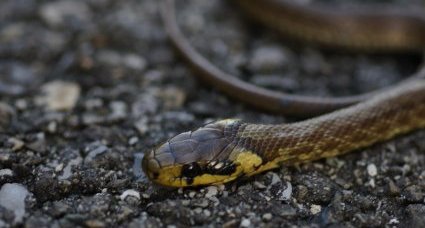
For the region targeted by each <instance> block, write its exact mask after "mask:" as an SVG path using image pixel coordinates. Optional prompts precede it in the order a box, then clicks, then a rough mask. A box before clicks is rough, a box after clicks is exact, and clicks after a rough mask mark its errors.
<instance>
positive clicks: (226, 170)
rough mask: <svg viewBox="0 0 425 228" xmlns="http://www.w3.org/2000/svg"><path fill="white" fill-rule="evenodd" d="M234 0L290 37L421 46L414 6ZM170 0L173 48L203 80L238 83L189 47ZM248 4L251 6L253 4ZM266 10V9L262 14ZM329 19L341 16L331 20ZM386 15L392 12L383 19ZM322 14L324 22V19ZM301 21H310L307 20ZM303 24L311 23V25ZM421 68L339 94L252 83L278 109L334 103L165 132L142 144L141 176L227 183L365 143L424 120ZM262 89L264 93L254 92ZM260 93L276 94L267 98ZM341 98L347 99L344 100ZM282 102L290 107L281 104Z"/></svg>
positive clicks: (165, 181)
mask: <svg viewBox="0 0 425 228" xmlns="http://www.w3.org/2000/svg"><path fill="white" fill-rule="evenodd" d="M235 2H237V3H239V4H240V5H241V7H242V8H244V9H245V10H246V11H247V12H248V13H249V14H253V16H254V17H258V18H259V20H260V21H263V22H265V23H267V24H271V26H273V27H276V28H277V29H279V28H283V32H284V33H290V34H294V35H295V37H297V36H303V37H304V39H305V40H310V41H312V42H318V43H320V44H324V45H326V44H329V43H331V42H335V43H336V44H337V47H338V46H340V47H348V48H349V47H350V46H352V47H353V48H354V49H358V48H361V49H363V48H366V47H370V48H371V49H373V50H381V49H382V50H383V49H385V48H387V49H388V50H397V51H399V50H412V49H415V50H423V48H424V47H425V38H424V34H425V26H424V25H425V20H422V19H421V18H423V17H422V16H416V15H415V14H413V13H412V14H409V13H399V12H398V11H384V13H377V14H372V13H364V12H363V13H359V12H353V11H347V12H345V13H344V12H339V13H332V12H330V11H329V10H328V11H323V10H319V9H316V8H309V7H300V6H297V7H295V8H294V6H295V5H293V4H292V3H285V4H282V3H281V2H282V1H279V3H278V2H277V1H274V0H264V1H254V0H235ZM172 3H173V2H172V1H171V0H168V1H165V5H164V9H165V11H164V12H165V13H163V16H164V20H165V24H166V27H167V29H168V31H169V34H170V38H171V40H172V42H173V43H174V44H175V46H176V48H177V50H179V52H180V53H182V54H183V57H184V58H185V59H186V60H187V61H188V62H189V63H190V64H191V65H192V67H194V68H195V70H196V71H197V72H198V73H200V74H201V75H203V76H202V77H203V78H204V79H205V80H207V81H209V82H211V83H212V84H213V85H216V86H217V85H221V86H224V87H226V86H227V88H230V89H231V88H232V86H239V87H238V88H240V84H238V83H239V81H234V79H229V78H226V77H231V76H229V75H226V74H222V73H223V72H221V71H219V70H218V69H217V68H214V66H212V65H211V64H210V63H209V62H208V61H206V60H205V59H203V58H202V56H200V55H199V54H198V53H197V52H196V51H195V50H194V49H192V48H191V47H190V45H189V44H188V43H187V41H186V40H185V38H184V37H183V36H182V34H181V33H180V31H179V30H178V29H177V28H176V25H175V24H174V23H175V22H172V19H173V17H174V15H173V14H174V13H173V11H170V10H171V9H170V8H172ZM253 9H257V10H258V12H256V11H255V10H253ZM287 9H289V11H288V12H287V13H288V14H289V15H286V17H287V18H286V20H292V21H295V22H296V23H295V22H293V23H292V22H291V23H288V22H282V20H280V19H279V20H278V19H277V18H278V14H279V13H282V12H285V11H284V10H287ZM254 11H255V12H254ZM266 13H269V14H267V15H271V16H265V15H266ZM291 13H292V14H291ZM344 15H346V17H344ZM297 18H302V20H301V19H297ZM319 19H321V20H319ZM331 19H334V22H332V23H331V22H330V20H331ZM336 19H345V20H340V21H339V22H338V20H336ZM371 19H375V20H376V21H373V23H372V22H371V21H369V20H371ZM387 19H391V20H390V21H386V20H387ZM170 20H171V21H170ZM355 21H357V22H362V21H363V22H371V23H372V25H364V26H362V24H356V23H354V22H355ZM325 22H328V23H329V26H327V24H326V23H325ZM294 23H295V24H294ZM297 23H300V24H297ZM308 23H312V24H314V23H317V24H315V25H313V26H312V25H309V24H308ZM340 23H342V24H340ZM375 23H376V25H374V24H375ZM388 23H392V24H388ZM295 25H297V26H295ZM318 25H322V28H323V30H321V29H320V28H315V27H317V26H318ZM344 25H347V26H348V25H350V26H348V27H346V26H344ZM378 25H381V27H382V29H381V30H379V32H386V33H385V34H387V35H389V34H393V35H391V37H390V38H388V39H387V38H385V36H381V35H373V30H372V29H371V28H374V27H375V26H378ZM394 25H397V26H395V27H394ZM308 28H314V29H313V30H311V29H310V30H311V31H310V30H309V29H308ZM332 28H334V29H333V30H332ZM344 28H347V30H346V31H348V32H350V31H351V30H353V29H354V31H355V30H357V31H358V32H359V33H363V34H365V35H358V36H353V37H352V38H353V39H351V38H350V39H347V41H344V38H343V37H344V35H342V37H341V34H339V33H340V32H343V31H344ZM412 28H414V29H419V30H417V31H416V30H413V29H412ZM315 29H316V30H318V31H317V32H318V34H317V36H319V39H314V40H312V38H311V37H313V35H312V34H313V33H314V30H315ZM341 29H342V30H341ZM288 30H290V32H288ZM415 31H416V32H415ZM310 32H313V33H312V34H310ZM303 34H305V35H303ZM338 34H339V35H338ZM348 34H350V33H348ZM367 34H372V35H370V36H367ZM379 39H382V42H381V43H379V42H378V41H379ZM378 44H379V45H378ZM381 44H382V45H381ZM198 57H199V58H198ZM424 75H425V71H424V70H422V71H419V72H418V73H417V74H416V75H414V77H412V78H410V79H407V80H406V81H403V82H400V83H399V84H398V85H395V86H393V87H391V88H387V89H384V90H383V91H379V92H377V93H372V94H367V95H361V96H354V97H346V98H326V99H325V98H312V97H301V96H288V95H287V94H278V95H276V94H275V93H270V92H269V91H268V90H264V89H263V90H261V91H260V92H258V91H256V93H253V94H250V95H255V96H254V98H255V99H257V100H255V101H254V102H253V104H255V103H259V104H264V105H263V106H267V105H269V106H272V105H275V103H273V102H275V101H276V99H277V98H279V99H280V101H282V99H284V100H285V102H284V103H286V104H285V105H283V106H282V105H281V106H278V108H276V107H274V108H271V110H272V111H281V110H284V111H283V112H284V113H286V114H295V115H303V116H308V115H317V114H320V113H324V112H329V111H331V110H335V109H339V110H336V111H333V112H331V113H328V114H323V115H321V116H318V117H314V118H311V119H307V120H304V121H300V122H295V123H290V124H280V125H261V124H251V123H245V122H243V121H241V120H235V119H227V120H221V121H217V122H214V123H210V124H207V125H206V126H204V127H201V128H199V129H197V130H195V131H191V132H185V133H181V134H179V135H177V136H175V137H173V138H171V139H170V140H168V141H166V142H165V143H163V144H161V145H160V146H158V147H157V148H155V149H153V150H152V151H150V152H148V153H147V154H146V155H145V157H144V159H143V161H142V165H143V168H144V170H145V172H146V174H147V176H148V177H149V178H150V179H151V180H152V181H154V182H155V183H158V184H160V185H164V186H172V187H186V186H198V185H208V184H221V183H226V182H229V181H232V180H235V179H237V178H238V177H241V176H252V175H254V174H257V173H260V172H263V171H265V170H269V169H273V168H276V167H278V166H280V165H281V164H287V165H292V164H296V163H300V162H306V161H312V160H316V159H320V158H324V157H331V156H336V155H340V154H344V153H347V152H350V151H353V150H356V149H360V148H364V147H366V146H369V145H372V144H374V143H377V142H381V141H384V140H387V139H390V138H392V137H394V136H396V135H399V134H403V133H407V132H409V131H413V130H415V129H419V128H424V127H425V77H424ZM217 82H218V83H217ZM229 82H230V84H229ZM232 83H233V84H232ZM243 85H244V86H242V89H243V90H242V91H244V92H243V93H242V94H241V95H239V96H245V95H247V94H248V95H249V91H250V90H249V89H254V90H255V89H258V88H257V87H253V86H251V85H249V84H247V83H245V84H243ZM236 94H237V93H236ZM264 94H266V95H269V96H261V95H264ZM236 97H238V96H236ZM267 98H276V99H274V100H273V99H271V101H270V100H267ZM258 99H260V100H258ZM347 105H351V106H349V107H345V106H347ZM260 107H261V106H260ZM341 107H342V108H341ZM288 108H289V109H290V108H293V109H294V110H287V109H288ZM303 112H304V113H303ZM306 113H307V114H306Z"/></svg>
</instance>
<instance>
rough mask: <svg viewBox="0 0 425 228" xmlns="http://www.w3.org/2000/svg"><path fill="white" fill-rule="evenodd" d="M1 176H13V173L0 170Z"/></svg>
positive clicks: (9, 170)
mask: <svg viewBox="0 0 425 228" xmlns="http://www.w3.org/2000/svg"><path fill="white" fill-rule="evenodd" d="M1 176H13V171H12V170H11V169H0V177H1Z"/></svg>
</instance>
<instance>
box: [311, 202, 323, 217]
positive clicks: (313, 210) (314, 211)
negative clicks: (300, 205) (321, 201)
mask: <svg viewBox="0 0 425 228" xmlns="http://www.w3.org/2000/svg"><path fill="white" fill-rule="evenodd" d="M321 211H322V206H320V205H316V204H313V205H311V207H310V212H311V213H312V214H313V215H315V214H317V213H319V212H321Z"/></svg>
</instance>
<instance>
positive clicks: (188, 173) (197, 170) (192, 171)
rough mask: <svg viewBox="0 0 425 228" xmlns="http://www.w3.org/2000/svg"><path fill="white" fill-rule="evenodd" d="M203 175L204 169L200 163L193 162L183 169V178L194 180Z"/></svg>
mask: <svg viewBox="0 0 425 228" xmlns="http://www.w3.org/2000/svg"><path fill="white" fill-rule="evenodd" d="M201 173H202V168H201V166H199V164H198V163H196V162H192V163H190V164H187V165H184V166H183V168H182V176H185V177H189V178H194V177H196V176H198V175H200V174H201Z"/></svg>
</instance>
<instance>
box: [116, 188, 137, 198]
mask: <svg viewBox="0 0 425 228" xmlns="http://www.w3.org/2000/svg"><path fill="white" fill-rule="evenodd" d="M128 196H132V197H134V198H137V199H138V200H140V193H139V192H138V191H136V190H134V189H128V190H125V191H124V192H123V193H122V194H121V195H120V199H121V200H125V198H127V197H128Z"/></svg>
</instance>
